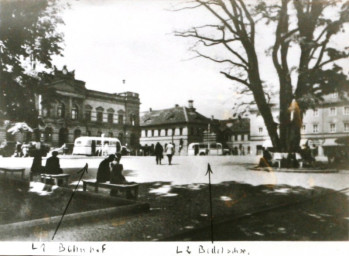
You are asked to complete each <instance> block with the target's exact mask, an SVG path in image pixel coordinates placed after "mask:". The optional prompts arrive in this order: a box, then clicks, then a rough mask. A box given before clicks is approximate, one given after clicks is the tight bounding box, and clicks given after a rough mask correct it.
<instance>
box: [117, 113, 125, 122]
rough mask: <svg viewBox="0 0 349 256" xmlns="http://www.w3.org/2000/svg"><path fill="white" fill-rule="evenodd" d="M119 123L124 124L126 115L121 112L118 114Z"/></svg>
mask: <svg viewBox="0 0 349 256" xmlns="http://www.w3.org/2000/svg"><path fill="white" fill-rule="evenodd" d="M118 123H119V124H123V123H124V115H121V114H119V115H118Z"/></svg>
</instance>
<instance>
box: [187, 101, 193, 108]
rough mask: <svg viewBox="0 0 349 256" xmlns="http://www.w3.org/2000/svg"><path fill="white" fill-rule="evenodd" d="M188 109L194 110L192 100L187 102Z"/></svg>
mask: <svg viewBox="0 0 349 256" xmlns="http://www.w3.org/2000/svg"><path fill="white" fill-rule="evenodd" d="M188 107H189V108H194V101H193V100H188Z"/></svg>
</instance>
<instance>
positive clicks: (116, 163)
mask: <svg viewBox="0 0 349 256" xmlns="http://www.w3.org/2000/svg"><path fill="white" fill-rule="evenodd" d="M120 160H121V154H120V153H117V154H116V155H114V154H111V155H109V156H108V157H107V158H106V159H104V160H103V161H102V162H101V163H100V164H99V166H98V171H97V182H100V183H103V182H107V181H109V182H110V184H131V183H130V182H127V180H126V178H125V176H124V175H123V174H122V171H123V170H124V167H123V165H122V164H120ZM126 193H127V197H130V196H131V194H130V192H129V191H127V192H126ZM117 194H118V191H117V190H115V189H112V190H111V191H110V195H111V196H116V195H117Z"/></svg>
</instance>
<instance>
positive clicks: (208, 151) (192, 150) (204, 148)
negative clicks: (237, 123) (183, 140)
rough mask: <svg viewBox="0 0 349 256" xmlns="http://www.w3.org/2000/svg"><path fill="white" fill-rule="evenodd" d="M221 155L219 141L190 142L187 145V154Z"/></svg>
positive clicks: (221, 149) (221, 148)
mask: <svg viewBox="0 0 349 256" xmlns="http://www.w3.org/2000/svg"><path fill="white" fill-rule="evenodd" d="M197 155H199V156H204V155H215V156H216V155H223V147H222V144H221V143H210V145H208V143H190V144H189V146H188V156H197Z"/></svg>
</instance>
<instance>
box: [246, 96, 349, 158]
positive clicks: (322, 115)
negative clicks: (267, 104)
mask: <svg viewBox="0 0 349 256" xmlns="http://www.w3.org/2000/svg"><path fill="white" fill-rule="evenodd" d="M272 114H273V116H274V120H276V121H278V115H279V109H278V107H277V106H274V107H273V108H272ZM250 120H251V125H250V127H251V128H250V145H251V150H252V154H262V150H261V149H262V147H263V146H265V147H269V146H270V147H271V141H270V138H269V136H268V132H267V129H266V127H265V125H264V120H263V118H262V117H261V115H259V114H258V111H257V110H254V111H251V116H250ZM301 135H302V138H301V146H303V145H305V144H308V145H309V147H310V148H311V149H312V152H313V155H314V156H319V157H324V156H326V155H328V154H331V153H333V152H335V151H336V150H340V149H341V148H343V145H340V144H337V143H336V140H337V139H339V138H342V137H348V136H349V98H348V95H344V96H343V97H340V96H339V95H338V93H332V94H329V95H326V96H324V101H323V102H322V103H321V104H319V106H318V107H317V108H315V109H309V110H307V111H306V113H305V114H304V116H303V123H302V130H301Z"/></svg>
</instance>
